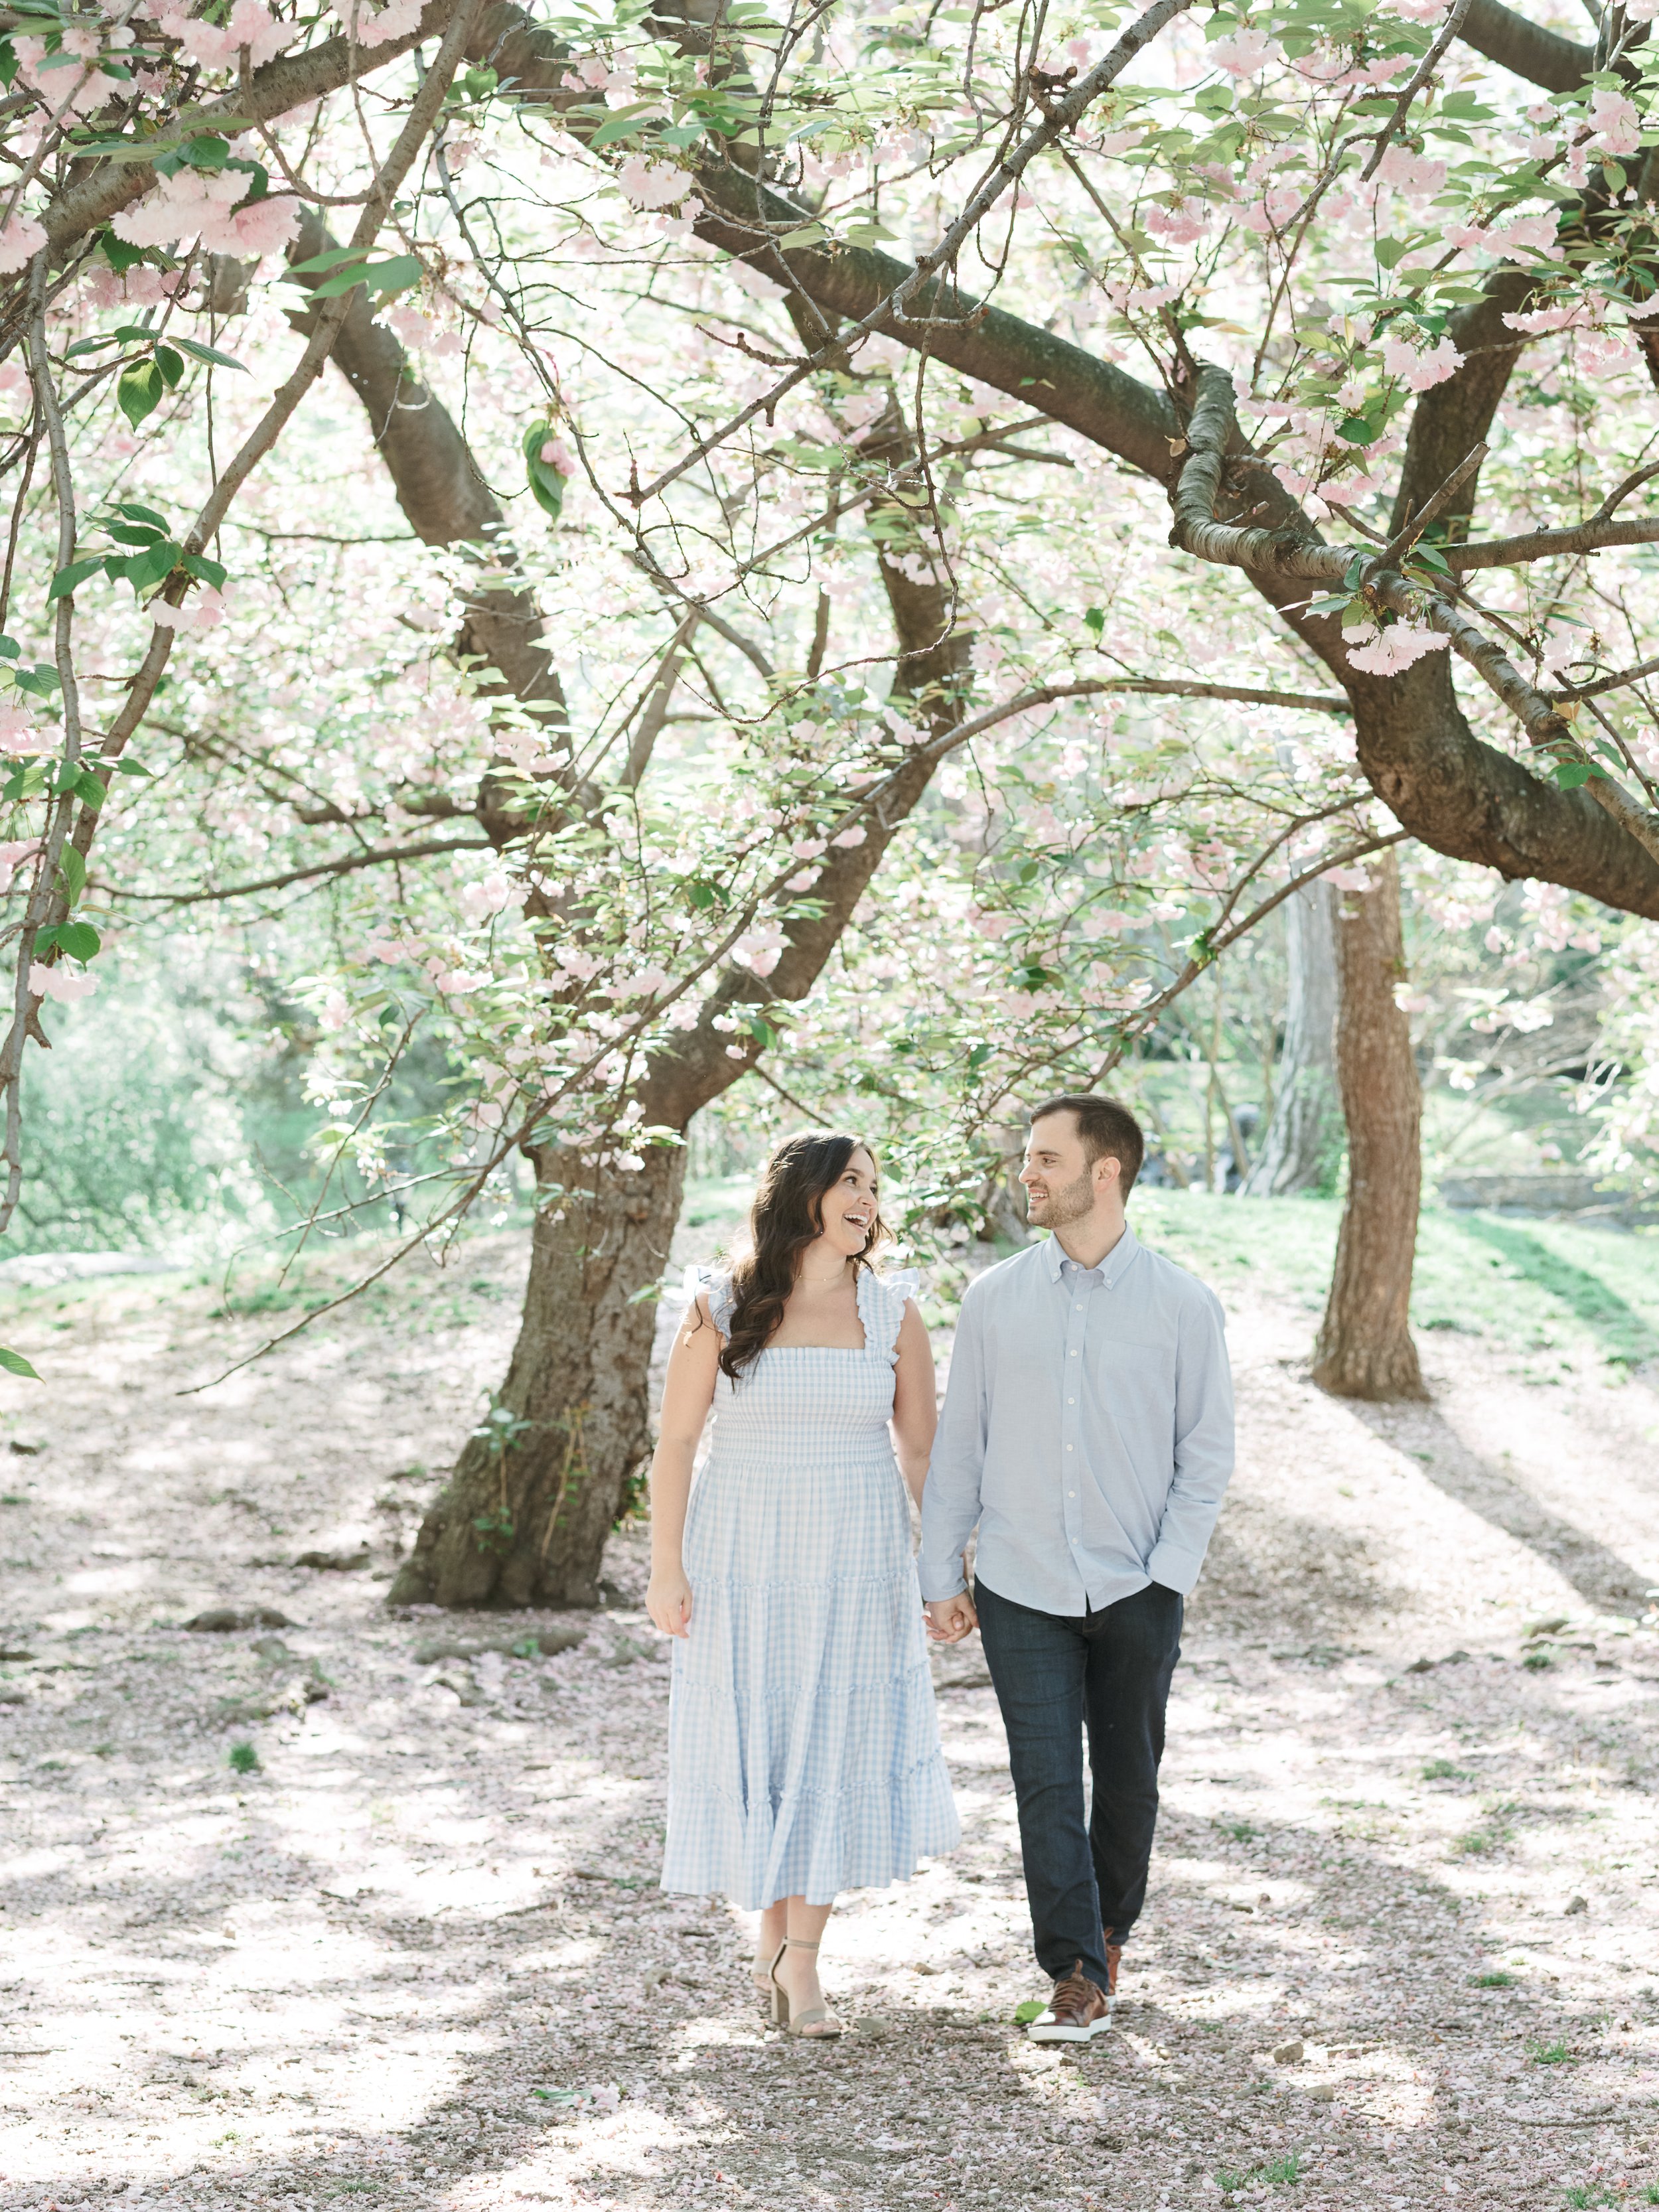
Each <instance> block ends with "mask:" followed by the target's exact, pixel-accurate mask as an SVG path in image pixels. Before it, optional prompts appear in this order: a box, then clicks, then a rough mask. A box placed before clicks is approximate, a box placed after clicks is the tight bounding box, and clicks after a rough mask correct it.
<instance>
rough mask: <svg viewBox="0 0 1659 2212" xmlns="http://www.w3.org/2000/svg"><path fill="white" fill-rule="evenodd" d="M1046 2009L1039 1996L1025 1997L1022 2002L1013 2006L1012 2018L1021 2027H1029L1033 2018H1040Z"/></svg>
mask: <svg viewBox="0 0 1659 2212" xmlns="http://www.w3.org/2000/svg"><path fill="white" fill-rule="evenodd" d="M1047 2011H1048V2006H1047V2005H1046V2004H1044V2003H1043V2002H1042V1998H1041V1997H1027V1998H1026V2000H1025V2002H1024V2004H1017V2005H1016V2006H1015V2007H1014V2019H1015V2021H1016V2022H1017V2023H1018V2026H1019V2027H1030V2024H1031V2022H1032V2021H1034V2020H1041V2019H1042V2015H1043V2014H1044V2013H1045V2012H1047Z"/></svg>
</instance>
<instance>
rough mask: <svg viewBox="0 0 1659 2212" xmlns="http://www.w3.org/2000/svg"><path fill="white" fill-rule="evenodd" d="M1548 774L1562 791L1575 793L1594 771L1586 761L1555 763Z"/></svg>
mask: <svg viewBox="0 0 1659 2212" xmlns="http://www.w3.org/2000/svg"><path fill="white" fill-rule="evenodd" d="M1550 773H1551V774H1552V775H1553V776H1554V778H1555V781H1556V782H1557V783H1558V784H1559V787H1560V788H1561V789H1562V790H1563V791H1577V788H1578V787H1579V785H1580V784H1581V783H1588V782H1589V780H1590V778H1591V776H1592V775H1594V774H1595V769H1592V768H1591V766H1590V764H1589V762H1588V761H1557V762H1556V763H1555V765H1554V767H1553V769H1551V771H1550Z"/></svg>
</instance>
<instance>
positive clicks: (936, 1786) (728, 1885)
mask: <svg viewBox="0 0 1659 2212" xmlns="http://www.w3.org/2000/svg"><path fill="white" fill-rule="evenodd" d="M691 1274H692V1278H693V1286H694V1287H695V1288H696V1289H701V1290H703V1291H707V1293H708V1307H709V1311H710V1313H711V1314H712V1316H713V1317H714V1325H715V1327H716V1328H718V1329H719V1330H720V1333H721V1334H722V1335H724V1334H726V1332H727V1330H728V1329H729V1328H730V1324H731V1318H732V1296H731V1281H730V1278H729V1277H728V1276H726V1275H724V1274H719V1273H708V1272H705V1271H703V1270H700V1269H695V1268H694V1269H693V1270H692V1271H691ZM915 1287H916V1279H915V1276H914V1275H913V1274H908V1273H903V1274H893V1275H890V1276H887V1277H885V1278H884V1279H883V1278H878V1277H877V1276H875V1275H873V1274H872V1273H871V1272H870V1271H869V1270H868V1269H867V1268H860V1271H859V1277H858V1307H859V1316H860V1319H861V1320H862V1322H863V1323H864V1335H865V1346H864V1349H863V1351H861V1352H853V1351H838V1350H831V1349H829V1347H827V1346H817V1345H813V1346H806V1345H781V1346H769V1348H768V1349H766V1350H765V1351H763V1352H761V1353H760V1354H759V1356H758V1357H757V1358H756V1360H755V1361H754V1363H753V1364H752V1365H750V1367H749V1368H748V1369H747V1370H745V1372H744V1376H743V1378H742V1380H741V1381H739V1382H738V1383H735V1384H734V1383H731V1382H729V1381H728V1380H727V1379H726V1376H721V1377H720V1381H719V1383H717V1385H716V1388H715V1394H714V1445H713V1449H711V1451H710V1453H709V1455H708V1461H707V1462H706V1464H705V1465H704V1467H703V1468H702V1473H701V1474H699V1475H698V1477H697V1479H696V1482H695V1483H694V1484H693V1486H692V1491H691V1500H690V1509H689V1510H688V1513H687V1516H686V1523H685V1541H684V1564H685V1573H686V1579H687V1581H688V1582H689V1583H690V1585H691V1626H690V1635H689V1637H688V1638H686V1639H685V1640H684V1641H677V1642H676V1644H675V1646H674V1678H673V1692H672V1698H671V1705H670V1713H669V1733H668V1836H667V1843H666V1845H665V1850H664V1854H663V1870H662V1886H663V1887H664V1888H665V1889H669V1890H684V1891H690V1892H693V1893H696V1894H700V1895H711V1894H712V1895H718V1896H722V1897H726V1898H729V1899H731V1900H732V1903H733V1904H734V1905H738V1906H740V1907H742V1908H743V1909H744V1910H745V1911H757V1910H759V1909H760V1908H761V1907H762V1906H764V1905H772V1904H775V1903H776V1901H777V1900H778V1899H780V1898H784V1897H804V1898H805V1899H806V1901H807V1903H808V1904H809V1905H830V1904H833V1903H834V1901H835V1899H836V1894H837V1893H838V1892H840V1891H842V1890H847V1889H869V1888H878V1887H884V1886H885V1885H886V1884H887V1883H889V1882H893V1881H902V1880H903V1879H904V1878H905V1877H906V1876H907V1875H911V1874H913V1873H914V1872H915V1867H916V1862H917V1861H918V1859H921V1858H922V1857H931V1856H932V1855H933V1854H934V1853H936V1852H939V1851H948V1850H954V1849H955V1847H956V1845H957V1844H958V1843H959V1842H960V1841H961V1829H960V1827H959V1826H958V1824H957V1812H956V1806H955V1803H954V1802H953V1800H952V1798H951V1783H950V1777H949V1775H948V1774H947V1772H946V1771H945V1757H944V1753H942V1752H941V1750H940V1749H939V1717H938V1714H937V1713H936V1711H934V1706H933V1674H932V1670H931V1668H929V1665H928V1660H927V1638H926V1637H925V1635H924V1633H923V1631H922V1621H921V1592H920V1590H919V1589H918V1586H917V1583H916V1571H915V1565H914V1564H913V1562H912V1560H911V1557H910V1516H909V1512H908V1506H907V1504H906V1499H905V1491H904V1484H903V1481H902V1478H901V1476H900V1474H899V1471H898V1463H897V1462H896V1459H895V1458H894V1456H893V1445H892V1439H891V1437H890V1433H889V1431H888V1426H887V1424H888V1421H889V1419H890V1416H891V1413H892V1410H893V1366H894V1361H895V1358H896V1340H897V1337H898V1329H899V1323H900V1322H901V1321H902V1319H903V1316H904V1302H905V1299H906V1298H907V1297H909V1296H910V1295H911V1294H912V1293H913V1292H914V1291H915Z"/></svg>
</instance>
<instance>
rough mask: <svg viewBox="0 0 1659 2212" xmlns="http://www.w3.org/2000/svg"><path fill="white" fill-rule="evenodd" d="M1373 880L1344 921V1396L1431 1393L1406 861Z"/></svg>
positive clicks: (1336, 1313) (1330, 1330) (1327, 1374)
mask: <svg viewBox="0 0 1659 2212" xmlns="http://www.w3.org/2000/svg"><path fill="white" fill-rule="evenodd" d="M1371 867H1372V870H1373V883H1372V887H1371V889H1370V890H1368V891H1364V892H1361V893H1358V894H1354V893H1347V894H1345V896H1344V897H1343V899H1342V902H1341V905H1340V908H1339V911H1338V915H1337V924H1336V945H1337V976H1338V1012H1337V1025H1336V1061H1337V1074H1338V1079H1339V1080H1340V1084H1341V1087H1342V1109H1343V1112H1344V1114H1345V1115H1346V1119H1347V1124H1348V1200H1347V1204H1346V1206H1344V1208H1343V1210H1342V1227H1341V1231H1340V1235H1339V1237H1338V1238H1337V1245H1336V1267H1335V1270H1334V1273H1333V1274H1332V1277H1331V1291H1330V1298H1329V1301H1328V1304H1327V1305H1326V1308H1325V1320H1324V1323H1323V1326H1322V1328H1321V1329H1320V1332H1319V1341H1318V1344H1317V1345H1316V1347H1315V1350H1314V1370H1313V1373H1314V1380H1315V1382H1316V1383H1318V1384H1319V1386H1320V1388H1321V1389H1324V1390H1328V1391H1330V1392H1332V1393H1333V1395H1335V1396H1336V1397H1339V1398H1372V1399H1380V1398H1425V1397H1426V1396H1427V1395H1428V1393H1427V1391H1426V1390H1425V1389H1424V1387H1423V1376H1422V1371H1421V1370H1420V1369H1419V1366H1418V1364H1417V1347H1416V1346H1415V1345H1414V1344H1413V1342H1412V1337H1411V1328H1410V1322H1409V1310H1410V1305H1411V1295H1412V1261H1413V1257H1414V1255H1415V1253H1416V1249H1417V1209H1418V1200H1419V1196H1420V1194H1421V1189H1422V1179H1423V1165H1422V1146H1421V1126H1422V1119H1423V1092H1422V1086H1421V1085H1420V1084H1419V1081H1418V1076H1417V1061H1416V1059H1415V1057H1414V1056H1413V1052H1412V1039H1411V1024H1410V1023H1409V1022H1408V1021H1407V1018H1406V1016H1405V1015H1404V1014H1403V1013H1402V1012H1401V1010H1400V1008H1399V1007H1398V1006H1396V1005H1395V987H1396V986H1397V985H1398V984H1399V983H1400V982H1401V981H1403V979H1404V976H1405V957H1404V948H1403V945H1402V941H1401V928H1400V871H1399V868H1398V866H1396V864H1395V856H1394V854H1392V853H1386V854H1383V856H1382V858H1381V859H1380V860H1375V861H1373V862H1372V863H1371Z"/></svg>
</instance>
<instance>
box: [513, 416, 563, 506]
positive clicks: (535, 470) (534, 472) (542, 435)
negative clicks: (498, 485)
mask: <svg viewBox="0 0 1659 2212" xmlns="http://www.w3.org/2000/svg"><path fill="white" fill-rule="evenodd" d="M552 435H553V425H552V424H551V423H550V422H548V421H546V420H545V418H544V419H543V420H542V421H540V422H532V424H531V426H530V428H528V429H527V430H526V432H525V434H524V438H523V441H522V444H523V447H524V469H525V477H526V481H527V483H529V486H530V495H531V497H532V499H533V500H534V501H535V502H536V504H537V506H538V507H540V509H541V511H542V513H544V515H546V516H547V517H548V518H549V520H551V521H554V522H556V521H557V520H558V519H559V515H560V513H561V511H562V508H563V506H564V478H563V477H562V476H561V475H560V474H559V471H557V470H556V468H551V467H550V466H549V465H548V464H547V463H546V462H545V461H544V459H542V447H544V445H545V444H546V443H547V441H548V440H549V439H550V437H551V436H552Z"/></svg>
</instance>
